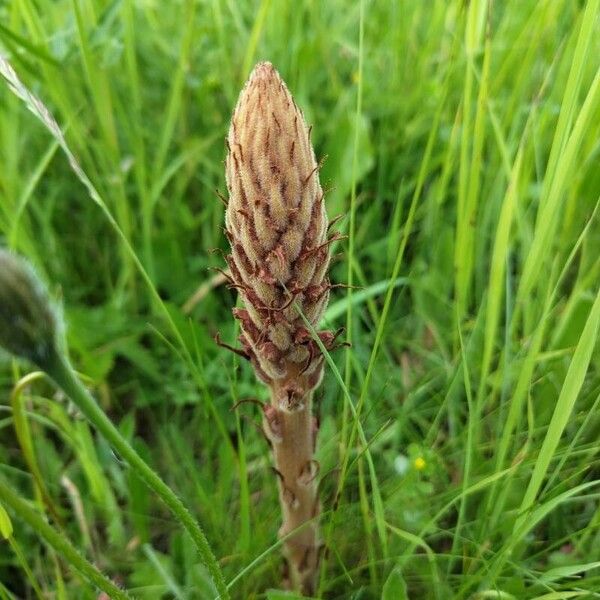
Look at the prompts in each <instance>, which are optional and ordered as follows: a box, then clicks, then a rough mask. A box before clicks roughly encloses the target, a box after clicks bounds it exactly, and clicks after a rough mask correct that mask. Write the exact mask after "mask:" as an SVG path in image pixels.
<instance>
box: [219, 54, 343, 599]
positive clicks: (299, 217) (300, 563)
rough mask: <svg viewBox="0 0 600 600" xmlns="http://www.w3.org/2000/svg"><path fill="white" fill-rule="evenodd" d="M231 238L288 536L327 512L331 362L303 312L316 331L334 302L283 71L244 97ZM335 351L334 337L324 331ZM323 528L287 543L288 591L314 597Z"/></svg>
mask: <svg viewBox="0 0 600 600" xmlns="http://www.w3.org/2000/svg"><path fill="white" fill-rule="evenodd" d="M227 147H228V154H227V161H226V175H227V189H228V191H229V202H228V205H227V212H226V217H225V220H226V233H227V237H228V239H229V242H230V244H231V250H232V252H231V254H230V255H229V256H228V257H227V262H228V264H229V268H230V272H231V283H232V285H233V286H234V287H235V288H236V289H237V290H238V292H239V294H240V297H241V299H242V301H243V304H244V308H242V309H234V315H235V317H236V318H237V319H239V321H240V324H241V331H242V333H241V336H240V341H241V344H242V347H243V351H244V354H245V355H246V356H247V357H248V358H249V359H250V360H251V362H252V364H253V366H254V369H255V371H256V374H257V376H258V377H259V378H260V379H261V380H262V381H263V382H264V383H266V384H267V385H268V386H269V388H270V391H271V397H272V403H271V405H270V406H269V407H268V408H267V409H265V415H264V428H265V433H266V435H267V437H268V438H269V440H270V441H271V443H272V446H273V455H274V459H275V466H276V470H277V474H278V476H279V491H280V500H281V506H282V511H283V525H282V527H281V530H280V535H282V536H283V535H287V534H289V533H290V532H291V531H294V530H295V529H296V528H298V527H300V526H302V525H303V524H305V523H306V522H307V521H308V520H310V519H313V517H315V516H317V515H318V513H319V510H320V509H319V502H318V498H317V491H316V475H317V471H318V463H317V462H316V461H315V460H314V447H315V440H316V430H317V426H316V422H315V420H314V418H313V417H312V416H311V395H312V391H313V390H314V389H315V388H316V387H317V386H318V385H319V383H320V381H321V378H322V374H323V356H322V354H321V352H320V350H319V347H318V345H317V343H316V342H315V340H314V339H313V338H312V336H311V334H310V332H309V331H308V329H307V328H306V327H305V325H304V322H303V320H302V318H301V316H300V314H299V312H298V309H299V310H300V311H301V312H302V314H304V316H305V317H306V319H307V320H308V321H309V322H310V323H311V325H312V326H313V327H315V328H316V327H317V326H318V324H319V321H320V319H321V317H322V316H323V312H324V310H325V308H326V306H327V302H328V300H329V290H330V288H331V285H330V283H329V279H328V278H327V271H328V267H329V243H330V241H331V240H328V239H327V227H328V222H327V216H326V214H325V207H324V203H323V191H322V189H321V186H320V184H319V173H318V165H317V162H316V160H315V155H314V152H313V149H312V145H311V142H310V129H309V128H308V127H307V125H306V122H305V121H304V117H303V115H302V112H301V111H300V109H299V108H298V107H297V106H296V103H295V102H294V100H293V98H292V96H291V94H290V92H289V91H288V89H287V87H286V85H285V83H284V82H283V81H282V79H281V77H280V76H279V74H278V73H277V71H276V70H275V69H274V68H273V66H272V65H271V64H270V63H259V64H258V65H257V66H256V67H255V69H254V71H253V72H252V74H251V75H250V78H249V80H248V82H247V83H246V86H245V87H244V89H243V90H242V92H241V94H240V97H239V100H238V103H237V106H236V108H235V111H234V114H233V118H232V120H231V127H230V129H229V135H228V138H227ZM318 335H319V337H320V339H321V341H322V342H323V343H324V345H325V346H326V347H328V348H330V347H331V346H332V344H333V342H334V336H333V334H331V333H330V332H327V331H323V332H319V334H318ZM319 545H320V542H319V538H318V528H317V524H316V519H315V520H313V522H311V523H310V524H308V525H305V526H304V527H303V528H302V529H301V530H300V531H299V532H298V533H296V534H295V535H293V536H291V537H290V538H288V540H286V542H285V544H284V547H285V554H286V557H287V563H288V577H289V583H290V584H291V585H292V586H293V587H294V588H296V589H300V590H302V591H303V592H305V593H310V592H311V591H312V589H313V587H314V579H315V574H316V568H317V565H318V555H319Z"/></svg>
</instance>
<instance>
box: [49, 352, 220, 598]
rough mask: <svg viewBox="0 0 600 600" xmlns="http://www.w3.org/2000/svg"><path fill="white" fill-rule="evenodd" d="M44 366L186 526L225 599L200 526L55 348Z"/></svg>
mask: <svg viewBox="0 0 600 600" xmlns="http://www.w3.org/2000/svg"><path fill="white" fill-rule="evenodd" d="M44 366H45V368H46V370H47V372H48V375H50V377H52V379H54V381H55V382H56V384H57V385H58V386H59V387H60V388H61V389H62V390H63V391H64V392H65V394H66V395H67V396H68V397H69V398H70V399H71V400H72V401H73V402H74V403H75V404H76V405H77V407H78V408H79V410H80V411H81V412H82V413H83V414H84V416H85V417H86V418H87V419H88V420H89V421H90V423H92V425H93V426H94V427H96V429H98V431H99V432H100V433H101V434H102V435H103V436H104V437H105V438H106V440H107V441H108V442H109V443H110V445H111V446H112V447H113V448H114V449H115V450H116V451H117V452H118V453H119V454H120V455H121V457H122V458H123V459H124V460H125V461H126V462H127V463H128V464H129V466H130V467H131V468H132V469H133V470H134V471H135V473H136V474H137V475H138V476H139V477H140V478H141V479H142V480H143V481H144V482H145V483H146V485H147V486H148V487H149V488H150V489H151V490H153V491H154V492H156V494H157V495H158V496H159V497H160V499H161V500H162V501H163V502H164V503H165V504H166V505H167V508H168V509H169V510H170V511H171V513H172V514H173V516H174V517H175V518H176V519H177V520H178V521H179V522H180V523H181V525H182V526H183V527H184V528H185V529H186V530H187V532H188V533H189V534H190V536H191V537H192V539H193V541H194V543H195V545H196V548H197V550H198V554H199V555H200V559H201V560H202V562H203V563H204V565H205V566H206V568H207V569H208V571H209V573H210V575H211V577H212V579H213V582H214V584H215V587H216V589H217V591H218V594H219V595H218V597H219V598H221V599H222V600H227V599H228V598H229V593H228V592H227V588H226V587H225V581H224V579H223V574H222V572H221V568H220V567H219V564H218V562H217V560H216V558H215V556H214V554H213V552H212V550H211V548H210V545H209V543H208V541H207V539H206V536H205V535H204V533H203V531H202V529H201V528H200V526H199V525H198V523H197V522H196V521H195V519H194V518H193V517H192V515H191V514H190V512H189V511H188V510H187V508H186V507H185V506H184V504H183V503H182V502H181V500H180V499H179V498H178V497H177V496H176V495H175V493H174V492H173V490H171V488H170V487H169V486H168V485H167V484H166V483H165V482H164V481H163V480H162V479H161V478H160V477H159V476H158V475H157V474H156V473H155V472H154V471H153V470H152V469H151V468H150V467H149V466H148V465H147V464H146V462H144V460H143V459H142V458H141V457H140V455H139V454H138V453H137V452H136V451H135V450H134V449H133V448H132V447H131V446H130V445H129V443H128V442H127V441H126V440H125V438H123V436H122V435H121V434H120V433H119V431H118V429H117V428H116V427H115V426H114V425H113V424H112V422H111V421H110V419H109V418H108V417H107V416H106V414H105V413H104V412H103V411H102V409H101V408H100V407H99V406H98V404H97V403H96V401H95V400H94V398H93V397H92V396H91V395H90V393H89V392H88V391H87V389H86V388H85V387H84V386H83V385H82V383H81V382H80V381H79V379H78V378H77V376H76V375H75V372H74V371H73V368H72V367H71V365H70V364H69V362H68V360H67V358H66V357H65V356H63V355H62V354H60V353H58V352H54V353H53V356H51V357H50V359H49V360H48V361H47V362H46V364H45V365H44Z"/></svg>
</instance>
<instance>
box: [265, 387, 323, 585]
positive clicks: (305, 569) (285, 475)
mask: <svg viewBox="0 0 600 600" xmlns="http://www.w3.org/2000/svg"><path fill="white" fill-rule="evenodd" d="M276 398H277V393H276V392H275V391H274V392H273V401H272V412H271V413H267V414H270V415H271V416H270V417H265V424H264V425H265V433H266V435H267V437H268V438H269V439H270V441H271V443H272V446H273V458H274V461H275V468H276V469H277V474H278V477H279V500H280V503H281V513H282V525H281V528H280V530H279V536H280V537H284V536H287V535H289V534H290V533H291V532H293V531H294V530H296V529H299V530H298V533H296V534H294V535H291V536H290V537H289V538H287V539H286V540H285V541H284V544H283V545H284V553H285V557H286V559H287V563H288V569H289V571H288V577H289V584H290V586H291V587H292V588H294V589H297V590H300V591H301V592H303V593H305V594H311V593H312V592H313V591H314V587H315V578H316V572H317V566H318V563H319V548H320V538H319V528H318V523H317V522H313V523H311V524H309V525H306V523H307V521H310V520H311V519H314V517H315V516H317V515H318V514H319V512H320V509H321V507H320V504H319V499H318V495H317V484H316V475H317V463H316V461H315V460H314V447H315V436H316V433H317V432H316V426H315V425H314V419H313V417H312V415H311V400H310V394H308V398H307V401H306V402H305V404H304V407H303V408H302V409H301V410H296V411H294V412H287V411H283V410H280V409H278V408H277V401H276ZM303 525H304V527H303Z"/></svg>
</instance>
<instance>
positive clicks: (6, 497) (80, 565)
mask: <svg viewBox="0 0 600 600" xmlns="http://www.w3.org/2000/svg"><path fill="white" fill-rule="evenodd" d="M0 502H1V503H2V504H5V505H6V506H9V507H10V508H11V509H12V510H13V511H14V512H15V514H17V515H18V516H19V517H20V518H21V519H23V521H25V522H26V523H27V524H28V525H29V526H30V527H31V528H32V529H34V530H35V531H36V532H37V533H38V534H39V535H40V536H41V537H42V538H44V540H45V541H46V542H47V543H48V544H49V545H50V546H52V548H53V549H54V550H55V551H56V552H58V553H59V554H60V555H61V556H63V557H64V558H65V559H66V560H68V561H69V562H70V563H71V565H73V567H75V568H76V569H77V570H78V571H79V572H80V573H81V574H82V575H83V576H84V577H85V578H86V579H87V580H88V581H90V582H91V583H93V584H94V585H95V586H97V587H98V588H99V589H101V590H102V591H103V592H105V593H107V594H108V596H109V597H110V598H112V599H113V600H129V598H130V596H129V595H128V594H127V592H125V591H124V590H121V589H119V588H118V587H117V586H116V585H115V584H114V583H113V582H112V581H111V580H110V579H109V578H108V577H106V575H103V574H102V573H101V572H100V571H99V570H98V569H97V568H96V567H95V566H94V565H93V564H92V563H90V562H89V561H88V560H86V559H85V558H84V557H83V556H82V555H81V554H80V553H79V552H78V551H77V549H76V548H75V547H74V546H73V544H71V542H70V541H69V540H68V539H67V538H65V537H64V536H62V535H61V534H60V533H58V532H57V531H56V530H55V529H53V528H52V527H51V526H50V525H49V524H48V523H47V522H46V521H44V519H43V518H42V517H41V516H40V515H39V514H38V513H37V512H36V511H35V510H33V509H32V508H31V507H30V506H29V504H27V502H25V501H24V500H23V499H22V498H20V497H19V496H18V495H17V494H15V493H14V492H13V491H12V490H11V488H10V487H9V486H8V485H7V484H6V483H5V482H4V481H2V480H1V479H0Z"/></svg>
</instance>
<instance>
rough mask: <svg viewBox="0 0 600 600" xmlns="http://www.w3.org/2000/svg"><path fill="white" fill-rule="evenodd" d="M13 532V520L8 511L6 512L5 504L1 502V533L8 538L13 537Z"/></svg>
mask: <svg viewBox="0 0 600 600" xmlns="http://www.w3.org/2000/svg"><path fill="white" fill-rule="evenodd" d="M12 534H13V526H12V522H11V520H10V517H9V516H8V513H7V512H6V510H5V508H4V506H2V504H0V535H1V536H2V537H3V538H4V539H5V540H8V539H9V538H11V537H12Z"/></svg>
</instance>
